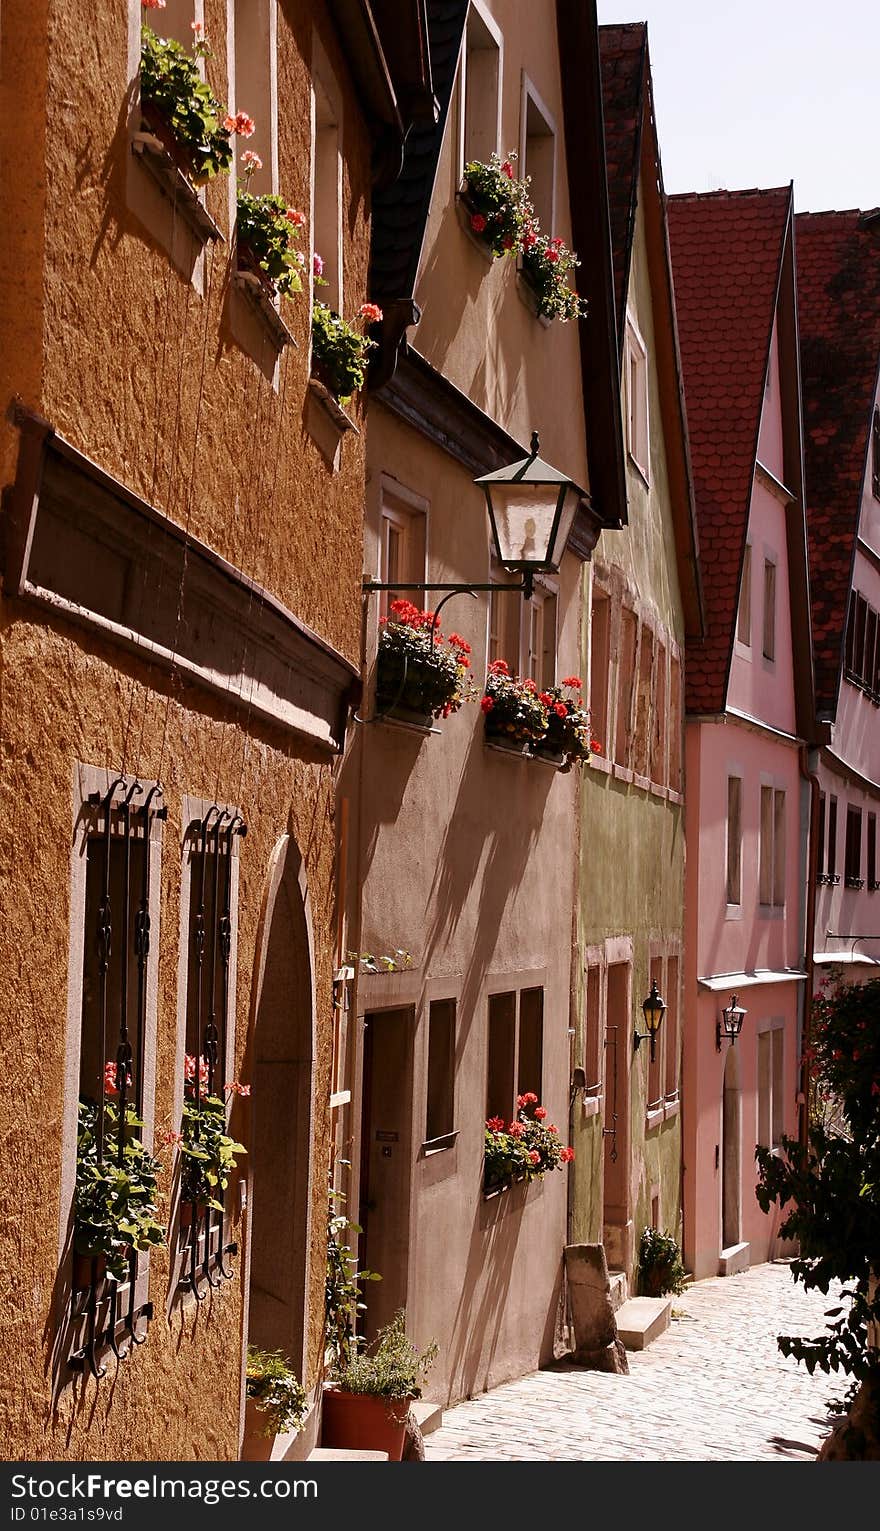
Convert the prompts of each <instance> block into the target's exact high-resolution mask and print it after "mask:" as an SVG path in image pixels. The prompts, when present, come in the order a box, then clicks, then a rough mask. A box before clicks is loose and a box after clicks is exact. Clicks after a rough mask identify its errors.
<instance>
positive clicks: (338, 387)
mask: <svg viewBox="0 0 880 1531" xmlns="http://www.w3.org/2000/svg"><path fill="white" fill-rule="evenodd" d="M312 261H313V266H314V275H315V278H316V280H317V279H320V277H321V272H322V270H323V263H322V262H321V257H320V255H314V256H313V257H312ZM358 318H359V319H364V320H365V321H366V322H367V324H378V323H379V321H380V320H381V318H382V310H381V308H379V306H378V304H376V303H362V304H361V306H360V309H359V310H358ZM375 345H376V341H375V340H371V339H370V338H369V336H368V335H367V334H366V333H363V334H362V333H361V331H360V330H357V329H355V327H354V325H353V324H347V323H346V321H345V320H344V319H342V318H340V316H339V314H336V313H334V312H333V310H332V309H331V308H328V307H327V305H326V303H319V302H317V301H316V302H315V303H314V305H313V307H312V371H313V373H314V375H315V377H316V378H317V379H318V381H319V382H321V383H323V384H324V386H325V388H327V389H329V391H330V393H332V394H333V396H334V398H335V399H336V400H337V401H338V403H340V404H347V403H348V402H349V400H350V399H351V397H352V394H354V393H357V391H358V389H359V388H363V386H364V382H365V380H366V376H367V353H368V352H369V351H371V350H372V349H373V347H374V346H375Z"/></svg>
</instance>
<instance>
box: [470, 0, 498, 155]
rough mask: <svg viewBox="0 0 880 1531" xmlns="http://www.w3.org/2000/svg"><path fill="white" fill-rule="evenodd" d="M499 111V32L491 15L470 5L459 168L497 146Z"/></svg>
mask: <svg viewBox="0 0 880 1531" xmlns="http://www.w3.org/2000/svg"><path fill="white" fill-rule="evenodd" d="M500 115H501V33H500V32H499V31H498V29H497V27H496V25H495V23H494V21H493V20H492V18H491V16H490V15H489V14H488V13H487V12H485V11H483V9H482V7H480V8H478V7H477V6H475V5H473V4H472V5H471V6H470V8H469V10H468V18H467V30H466V33H465V45H464V51H463V53H462V60H461V168H462V171H463V170H464V167H465V165H466V164H468V162H469V161H470V160H474V159H476V160H480V161H481V162H482V163H484V164H485V162H486V161H487V160H488V159H489V158H490V156H491V155H492V154H494V153H495V152H496V151H497V149H498V135H499V131H500Z"/></svg>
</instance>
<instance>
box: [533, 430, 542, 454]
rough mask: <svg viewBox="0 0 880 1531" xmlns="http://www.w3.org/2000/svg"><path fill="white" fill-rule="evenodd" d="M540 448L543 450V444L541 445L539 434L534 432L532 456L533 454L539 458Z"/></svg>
mask: <svg viewBox="0 0 880 1531" xmlns="http://www.w3.org/2000/svg"><path fill="white" fill-rule="evenodd" d="M540 448H541V443H540V440H539V439H538V432H537V431H532V445H531V454H532V456H533V457H537V455H538V452H539V451H540Z"/></svg>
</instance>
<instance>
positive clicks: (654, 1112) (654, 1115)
mask: <svg viewBox="0 0 880 1531" xmlns="http://www.w3.org/2000/svg"><path fill="white" fill-rule="evenodd" d="M665 1115H666V1113H665V1111H664V1110H663V1103H662V1101H661V1102H660V1103H659V1104H657V1105H651V1106H649V1107H648V1109H647V1110H646V1112H645V1131H646V1132H653V1130H654V1128H655V1127H659V1126H660V1125H661V1124H662V1122H663V1120H664V1117H665Z"/></svg>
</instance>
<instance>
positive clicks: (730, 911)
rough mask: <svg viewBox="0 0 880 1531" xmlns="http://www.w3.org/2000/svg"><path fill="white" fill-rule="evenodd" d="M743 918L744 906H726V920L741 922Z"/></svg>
mask: <svg viewBox="0 0 880 1531" xmlns="http://www.w3.org/2000/svg"><path fill="white" fill-rule="evenodd" d="M742 917H743V910H742V904H726V905H725V913H724V918H725V919H726V920H741V919H742Z"/></svg>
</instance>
